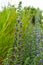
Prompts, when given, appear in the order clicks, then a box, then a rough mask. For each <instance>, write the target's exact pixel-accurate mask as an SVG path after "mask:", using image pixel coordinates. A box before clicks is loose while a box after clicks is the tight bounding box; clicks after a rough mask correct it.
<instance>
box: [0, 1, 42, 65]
mask: <svg viewBox="0 0 43 65" xmlns="http://www.w3.org/2000/svg"><path fill="white" fill-rule="evenodd" d="M21 5H22V2H20V3H19V4H18V8H15V7H14V6H11V5H10V7H8V8H4V10H3V11H2V12H0V17H1V18H0V22H1V23H0V64H1V65H43V26H42V22H41V19H42V12H41V11H40V10H39V9H35V8H33V7H32V8H31V7H24V8H22V6H21ZM1 15H2V16H1Z"/></svg>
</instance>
